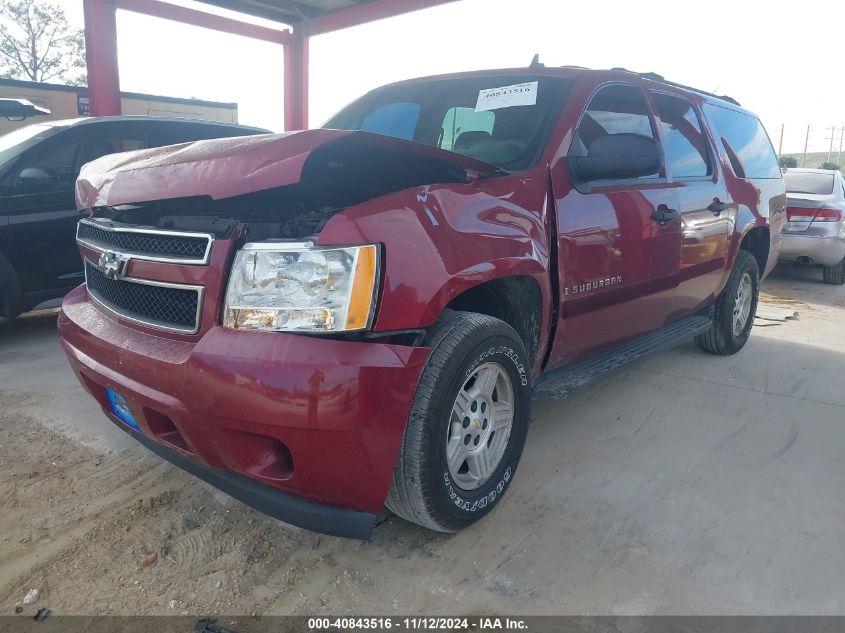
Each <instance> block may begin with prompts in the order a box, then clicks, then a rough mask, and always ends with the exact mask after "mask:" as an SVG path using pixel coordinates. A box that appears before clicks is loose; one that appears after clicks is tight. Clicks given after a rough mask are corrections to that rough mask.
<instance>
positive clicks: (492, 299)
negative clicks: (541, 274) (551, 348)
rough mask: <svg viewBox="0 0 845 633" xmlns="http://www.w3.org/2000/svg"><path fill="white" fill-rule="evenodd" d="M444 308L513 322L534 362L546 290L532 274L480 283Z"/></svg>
mask: <svg viewBox="0 0 845 633" xmlns="http://www.w3.org/2000/svg"><path fill="white" fill-rule="evenodd" d="M444 309H449V310H461V311H465V312H476V313H479V314H485V315H487V316H491V317H494V318H496V319H499V320H501V321H504V322H505V323H507V324H508V325H510V326H511V327H512V328H513V329H514V330H515V331H516V333H517V334H518V335H519V338H520V339H521V340H522V342H523V344H524V345H525V349H526V350H527V351H528V356H529V363H530V364H531V365H533V364H534V362H535V360H536V359H537V355H538V352H539V349H540V343H541V338H542V336H541V333H542V331H543V313H544V310H543V292H542V289H541V287H540V283H539V282H538V281H537V279H535V278H534V277H533V276H531V275H525V274H518V275H510V276H506V277H498V278H495V279H490V280H487V281H483V282H481V283H478V284H476V285H474V286H472V287H470V288H467V289H466V290H464V291H463V292H461V293H460V294H458V295H457V296H455V297H454V298H453V299H452V300H451V301H449V303H448V304H447V305H446V306H445V308H444Z"/></svg>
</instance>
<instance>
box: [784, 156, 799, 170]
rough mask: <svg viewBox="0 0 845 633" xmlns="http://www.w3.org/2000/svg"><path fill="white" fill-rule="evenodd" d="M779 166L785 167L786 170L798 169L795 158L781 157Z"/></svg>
mask: <svg viewBox="0 0 845 633" xmlns="http://www.w3.org/2000/svg"><path fill="white" fill-rule="evenodd" d="M780 166H781V167H786V168H787V169H792V168H793V167H798V159H797V158H795V156H781V158H780Z"/></svg>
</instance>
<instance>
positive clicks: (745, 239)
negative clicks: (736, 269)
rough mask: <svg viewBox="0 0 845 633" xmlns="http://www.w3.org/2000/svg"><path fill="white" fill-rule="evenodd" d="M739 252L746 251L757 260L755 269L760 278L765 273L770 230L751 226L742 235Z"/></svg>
mask: <svg viewBox="0 0 845 633" xmlns="http://www.w3.org/2000/svg"><path fill="white" fill-rule="evenodd" d="M739 248H740V250H743V251H748V252H749V253H751V254H752V255H753V256H754V259H755V260H757V267H758V269H759V270H760V277H761V278H762V277H763V276H764V275H765V272H766V266H767V264H768V261H769V250H770V249H771V230H770V229H769V227H768V226H752V227H750V228H749V229H748V230H746V231H745V232H744V233H743V235H742V240H741V241H740V243H739Z"/></svg>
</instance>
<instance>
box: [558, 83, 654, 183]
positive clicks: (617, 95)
mask: <svg viewBox="0 0 845 633" xmlns="http://www.w3.org/2000/svg"><path fill="white" fill-rule="evenodd" d="M614 134H637V135H639V136H644V137H647V138H650V139H652V140H656V139H655V134H654V121H653V120H652V117H651V113H650V112H649V109H648V105H647V103H646V100H645V96H644V95H643V93H642V92H641V91H640V89H639V88H637V87H635V86H633V85H630V84H611V85H608V86H604V87H603V88H600V89H599V91H598V92H596V93H595V94H594V95H593V98H592V99H590V103H589V105H588V106H587V109H586V111H585V112H584V115H583V116H582V118H581V122H580V123H579V124H578V130H577V131H576V133H575V137H574V139H573V140H572V145H571V146H570V150H569V156H575V157H586V156H589V153H590V146H591V145H592V144H593V143H594V142H595V141H596V140H597V139H599V138H602V137H606V136H609V135H614ZM659 176H660V174H659V172H655V173H653V174H648V175H646V176H641V177H640V178H657V177H659Z"/></svg>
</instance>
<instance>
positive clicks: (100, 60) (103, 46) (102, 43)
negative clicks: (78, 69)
mask: <svg viewBox="0 0 845 633" xmlns="http://www.w3.org/2000/svg"><path fill="white" fill-rule="evenodd" d="M82 9H83V12H84V15H85V64H86V66H87V70H88V99H89V108H90V111H91V114H92V115H93V116H109V115H114V114H120V75H119V74H118V71H117V25H116V24H115V15H114V14H115V6H114V0H83V3H82Z"/></svg>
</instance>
